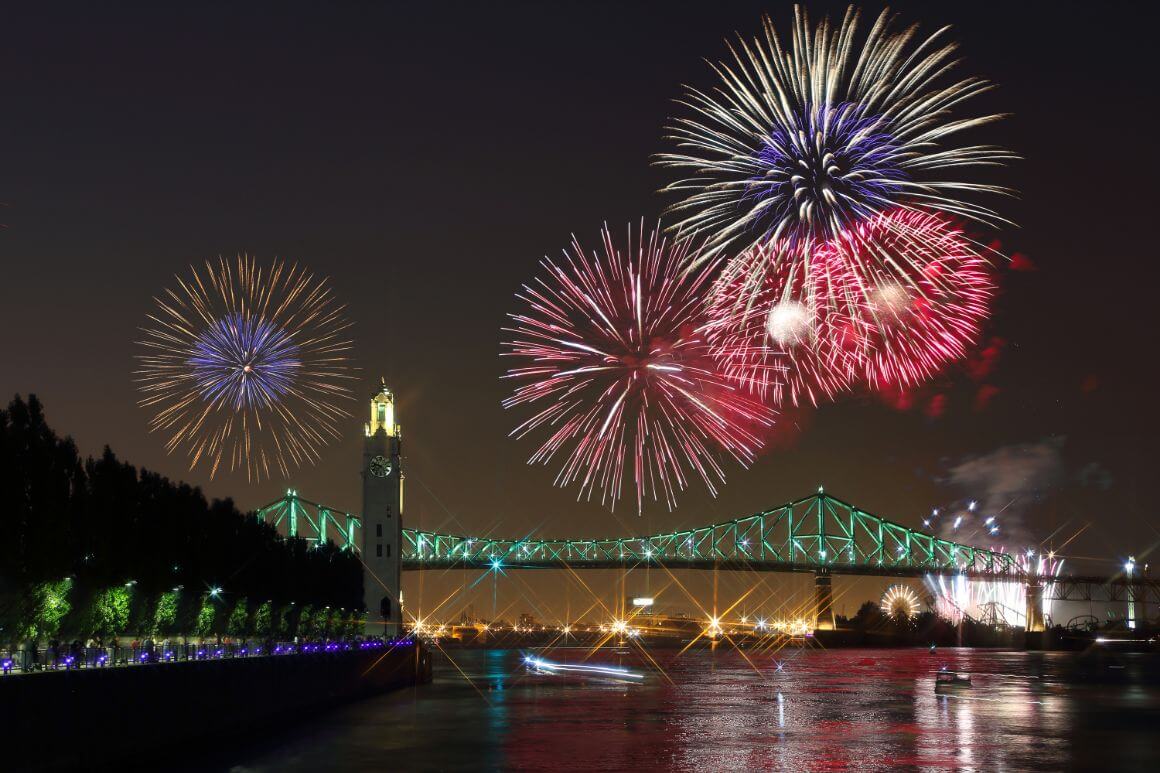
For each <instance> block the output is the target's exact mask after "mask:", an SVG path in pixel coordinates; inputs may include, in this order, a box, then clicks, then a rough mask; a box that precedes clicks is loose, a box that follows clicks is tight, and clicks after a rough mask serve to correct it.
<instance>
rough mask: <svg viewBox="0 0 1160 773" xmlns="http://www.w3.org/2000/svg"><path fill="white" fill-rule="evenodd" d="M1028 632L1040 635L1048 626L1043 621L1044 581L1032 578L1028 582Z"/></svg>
mask: <svg viewBox="0 0 1160 773" xmlns="http://www.w3.org/2000/svg"><path fill="white" fill-rule="evenodd" d="M1026 619H1027V628H1026V630H1027V632H1028V633H1038V632H1040V631H1043V630H1044V629H1045V628H1046V626H1045V625H1044V621H1043V581H1042V580H1040V579H1039V578H1037V577H1032V578H1030V579H1029V580H1028V581H1027V618H1026Z"/></svg>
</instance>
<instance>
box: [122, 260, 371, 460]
mask: <svg viewBox="0 0 1160 773" xmlns="http://www.w3.org/2000/svg"><path fill="white" fill-rule="evenodd" d="M155 300H156V304H157V308H156V310H155V311H154V312H153V313H152V314H149V315H148V322H147V324H146V326H145V327H143V328H142V330H141V332H142V338H141V340H140V341H139V342H138V345H139V346H141V347H142V349H143V353H141V354H138V355H137V356H136V359H137V363H138V367H137V369H136V371H135V372H134V376H135V380H136V381H137V382H138V384H139V388H140V391H141V393H142V395H143V397H142V398H141V399H140V401H139V404H140V405H141V406H143V407H145V408H148V409H150V410H151V412H152V414H153V415H152V417H151V419H150V422H149V427H150V430H151V431H159V432H163V433H165V434H166V435H168V439H167V441H166V450H167V451H168V452H170V453H172V452H173V451H175V450H176V449H178V448H182V449H184V450H185V452H186V454H187V456H188V458H189V465H190V469H193V468H194V467H195V466H197V465H198V464H199V463H206V464H208V465H209V466H210V476H211V477H212V476H213V475H215V474H216V473H217V472H218V469H219V467H221V465H222V464H223V463H226V464H227V465H228V468H229V470H230V471H234V470H240V469H243V468H244V469H245V470H246V475H247V477H248V478H249V479H251V480H261V479H262V478H269V477H271V475H272V474H273V473H274V472H278V473H281V474H282V475H283V476H288V475H289V472H290V466H291V465H293V466H300V465H302V464H304V463H307V462H316V461H317V460H318V458H319V448H320V447H321V446H324V445H325V444H326V443H327V442H328V441H329V440H331V439H337V438H338V437H339V434H338V430H337V427H336V422H337V420H339V419H341V418H343V417H345V416H349V413H348V412H347V411H346V410H345V409H344V408H342V407H341V406H340V404H339V403H340V402H341V401H344V400H346V399H349V398H350V396H351V390H350V388H349V387H348V386H347V385H346V383H345V382H346V381H348V380H349V379H351V378H352V377H353V375H352V371H353V369H352V368H351V367H350V365H349V364H348V359H347V353H348V352H349V350H350V348H351V343H350V341H349V340H347V339H346V338H345V335H346V330H347V329H348V328H349V327H350V325H349V323H348V322H347V321H346V320H345V319H344V317H343V307H342V306H340V305H338V304H336V303H335V300H334V296H333V294H332V293H331V290H330V288H329V286H328V285H327V282H326V280H325V279H315V277H314V275H312V274H310V273H309V272H308V271H307V270H306V269H304V268H301V267H299V266H298V265H293V266H287V265H286V264H285V263H282V262H280V261H276V262H274V263H273V264H272V265H271V266H269V267H263V266H259V265H258V262H257V261H256V259H254V258H252V257H249V256H239V257H238V259H237V262H236V264H234V265H231V264H230V262H229V261H227V260H225V259H224V258H219V259H218V261H217V262H216V263H215V262H211V261H207V262H206V264H205V268H204V270H202V271H199V270H198V269H196V268H193V267H191V270H190V275H189V277H188V278H185V279H183V278H181V277H178V278H177V286H176V287H175V288H170V289H167V290H166V291H165V293H164V294H163V295H162V296H161V297H159V298H156V299H155Z"/></svg>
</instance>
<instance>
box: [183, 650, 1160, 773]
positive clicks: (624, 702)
mask: <svg viewBox="0 0 1160 773" xmlns="http://www.w3.org/2000/svg"><path fill="white" fill-rule="evenodd" d="M585 654H586V653H585V652H583V651H571V652H568V651H559V650H557V651H555V652H554V653H553V654H552V655H551V656H550V657H553V658H556V659H558V660H570V661H578V660H580V659H581V658H583V657H584V655H585ZM437 657H438V659H437V661H436V670H435V678H434V681H433V682H432V684H429V685H425V686H421V687H418V688H415V689H411V690H406V691H402V692H397V693H392V694H389V695H383V696H379V697H375V698H371V699H368V700H365V701H361V702H358V703H354V704H348V705H346V706H343V707H340V708H338V709H335V710H333V711H330V712H328V713H325V714H322V715H319V716H317V717H315V718H312V719H309V720H306V721H305V722H303V723H302V724H300V725H297V726H295V727H294V728H293V729H292V730H288V731H285V732H284V733H281V734H279V735H275V736H273V737H266V738H265V739H264V740H262V741H261V742H258V743H256V744H255V745H251V746H247V747H243V748H237V749H234V750H232V751H231V752H230V753H229V754H228V759H223V760H220V761H216V762H215V763H214V764H213V765H211V766H210V767H212V766H216V765H217V764H218V762H220V764H221V767H223V768H233V769H234V770H238V771H246V770H253V771H286V770H291V771H296V770H302V771H314V770H329V771H344V770H350V771H361V770H513V769H518V770H556V769H561V768H566V769H572V770H623V771H643V770H652V769H681V770H707V771H717V770H844V769H849V768H857V769H867V770H886V769H892V770H893V769H905V770H948V769H962V770H983V771H1004V770H1039V771H1054V770H1064V769H1082V770H1086V769H1091V770H1158V769H1160V749H1158V748H1157V741H1160V735H1158V733H1160V658H1158V656H1155V655H1143V654H1138V655H1133V654H1101V655H1098V656H1091V655H1089V656H1079V655H1076V654H1069V653H1028V652H1000V651H984V650H968V649H959V650H953V649H944V650H939V651H937V652H935V653H931V652H928V651H927V650H925V649H920V650H897V649H896V650H819V649H783V650H781V651H780V652H779V653H776V654H771V653H763V654H752V653H741V652H738V651H736V650H726V649H718V650H716V651H710V650H699V651H690V652H686V653H684V654H682V655H680V656H677V653H675V652H665V651H661V652H659V653H653V657H655V658H656V661H657V662H656V663H655V664H650V663H648V662H647V661H641V660H640V658H639V657H638V656H634V655H632V654H627V655H617V654H616V653H615V652H604V651H602V652H600V653H598V654H597V655H594V656H593V657H592V658H590V659H589V661H588V662H590V663H592V662H601V663H618V664H620V665H622V666H627V667H628V668H631V669H634V670H638V671H640V672H643V673H646V677H645V679H644V682H643V683H642V684H621V683H591V682H581V681H577V680H574V679H563V678H555V677H547V676H537V675H533V674H529V673H528V672H527V669H526V667H525V666H524V665H523V656H522V654H521V653H519V652H515V651H511V650H506V651H504V650H492V651H480V650H472V651H452V652H450V653H449V654H448V655H447V656H437ZM944 666H945V667H949V668H950V669H952V670H956V671H963V672H969V673H970V674H971V675H972V679H973V685H972V686H971V687H969V688H965V687H964V688H951V689H950V690H945V689H944V690H940V691H936V689H935V685H934V671H935V670H936V669H938V668H940V667H944ZM201 767H202V769H205V766H201Z"/></svg>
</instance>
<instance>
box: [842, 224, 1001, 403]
mask: <svg viewBox="0 0 1160 773" xmlns="http://www.w3.org/2000/svg"><path fill="white" fill-rule="evenodd" d="M825 249H826V250H827V251H829V252H830V253H831V256H832V258H831V259H832V260H836V261H839V262H841V263H843V264H845V265H847V266H849V267H850V270H851V271H854V272H856V273H857V276H858V281H859V283H860V285H861V289H862V293H863V298H864V301H863V302H862V303H861V304H860V308H861V310H862V312H863V313H862V319H861V321H860V326H859V327H860V334H859V337H860V338H861V339H862V340H863V341H864V342H865V357H864V361H865V364H864V368H865V375H866V379H867V380H868V381H869V383H870V385H871V386H872V387H875V388H880V387H882V386H885V385H896V386H901V387H909V386H914V385H916V384H919V383H921V382H923V381H926V380H927V379H929V378H930V377H931V376H933V375H934V374H935V373H937V372H938V371H939V370H940V369H941V368H942V367H943V366H945V365H946V364H947V363H948V362H952V361H954V360H958V359H962V358H963V357H965V356H966V354H967V350H968V347H969V346H970V345H971V344H972V343H974V342H975V341H976V340H978V338H979V334H980V331H981V329H982V326H983V323H984V322H985V321H986V319H987V316H988V313H989V306H990V301H991V298H992V297H993V296H994V294H995V282H994V278H993V272H992V270H991V265H990V263H989V262H988V261H987V259H986V258H985V257H983V255H982V254H981V253H980V251H979V250H978V249H977V247H976V246H975V245H974V244H973V243H972V242H971V241H970V240H969V239H968V238H966V236H964V234H963V232H962V230H961V229H959V228H958V227H956V226H955V225H953V224H952V223H950V222H949V221H947V220H946V219H944V218H942V217H939V216H938V215H932V214H929V213H925V212H913V211H894V212H890V213H885V214H881V215H876V216H874V217H872V218H868V219H867V220H865V221H863V222H861V223H859V224H858V225H857V226H855V227H853V228H850V229H847V230H845V231H843V232H842V233H840V234H839V235H838V236H837V238H835V239H834V240H833V241H831V242H829V243H828V244H827V245H826V248H825Z"/></svg>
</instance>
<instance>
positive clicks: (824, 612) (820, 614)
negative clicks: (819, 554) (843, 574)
mask: <svg viewBox="0 0 1160 773" xmlns="http://www.w3.org/2000/svg"><path fill="white" fill-rule="evenodd" d="M833 582H834V578H833V576H832V575H831V574H830V570H829V569H828V568H826V567H822V568H820V569H815V570H814V608H815V609H816V610H817V615H816V617H815V620H816V622H815V625H814V630H817V631H832V630H834V584H833Z"/></svg>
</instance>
